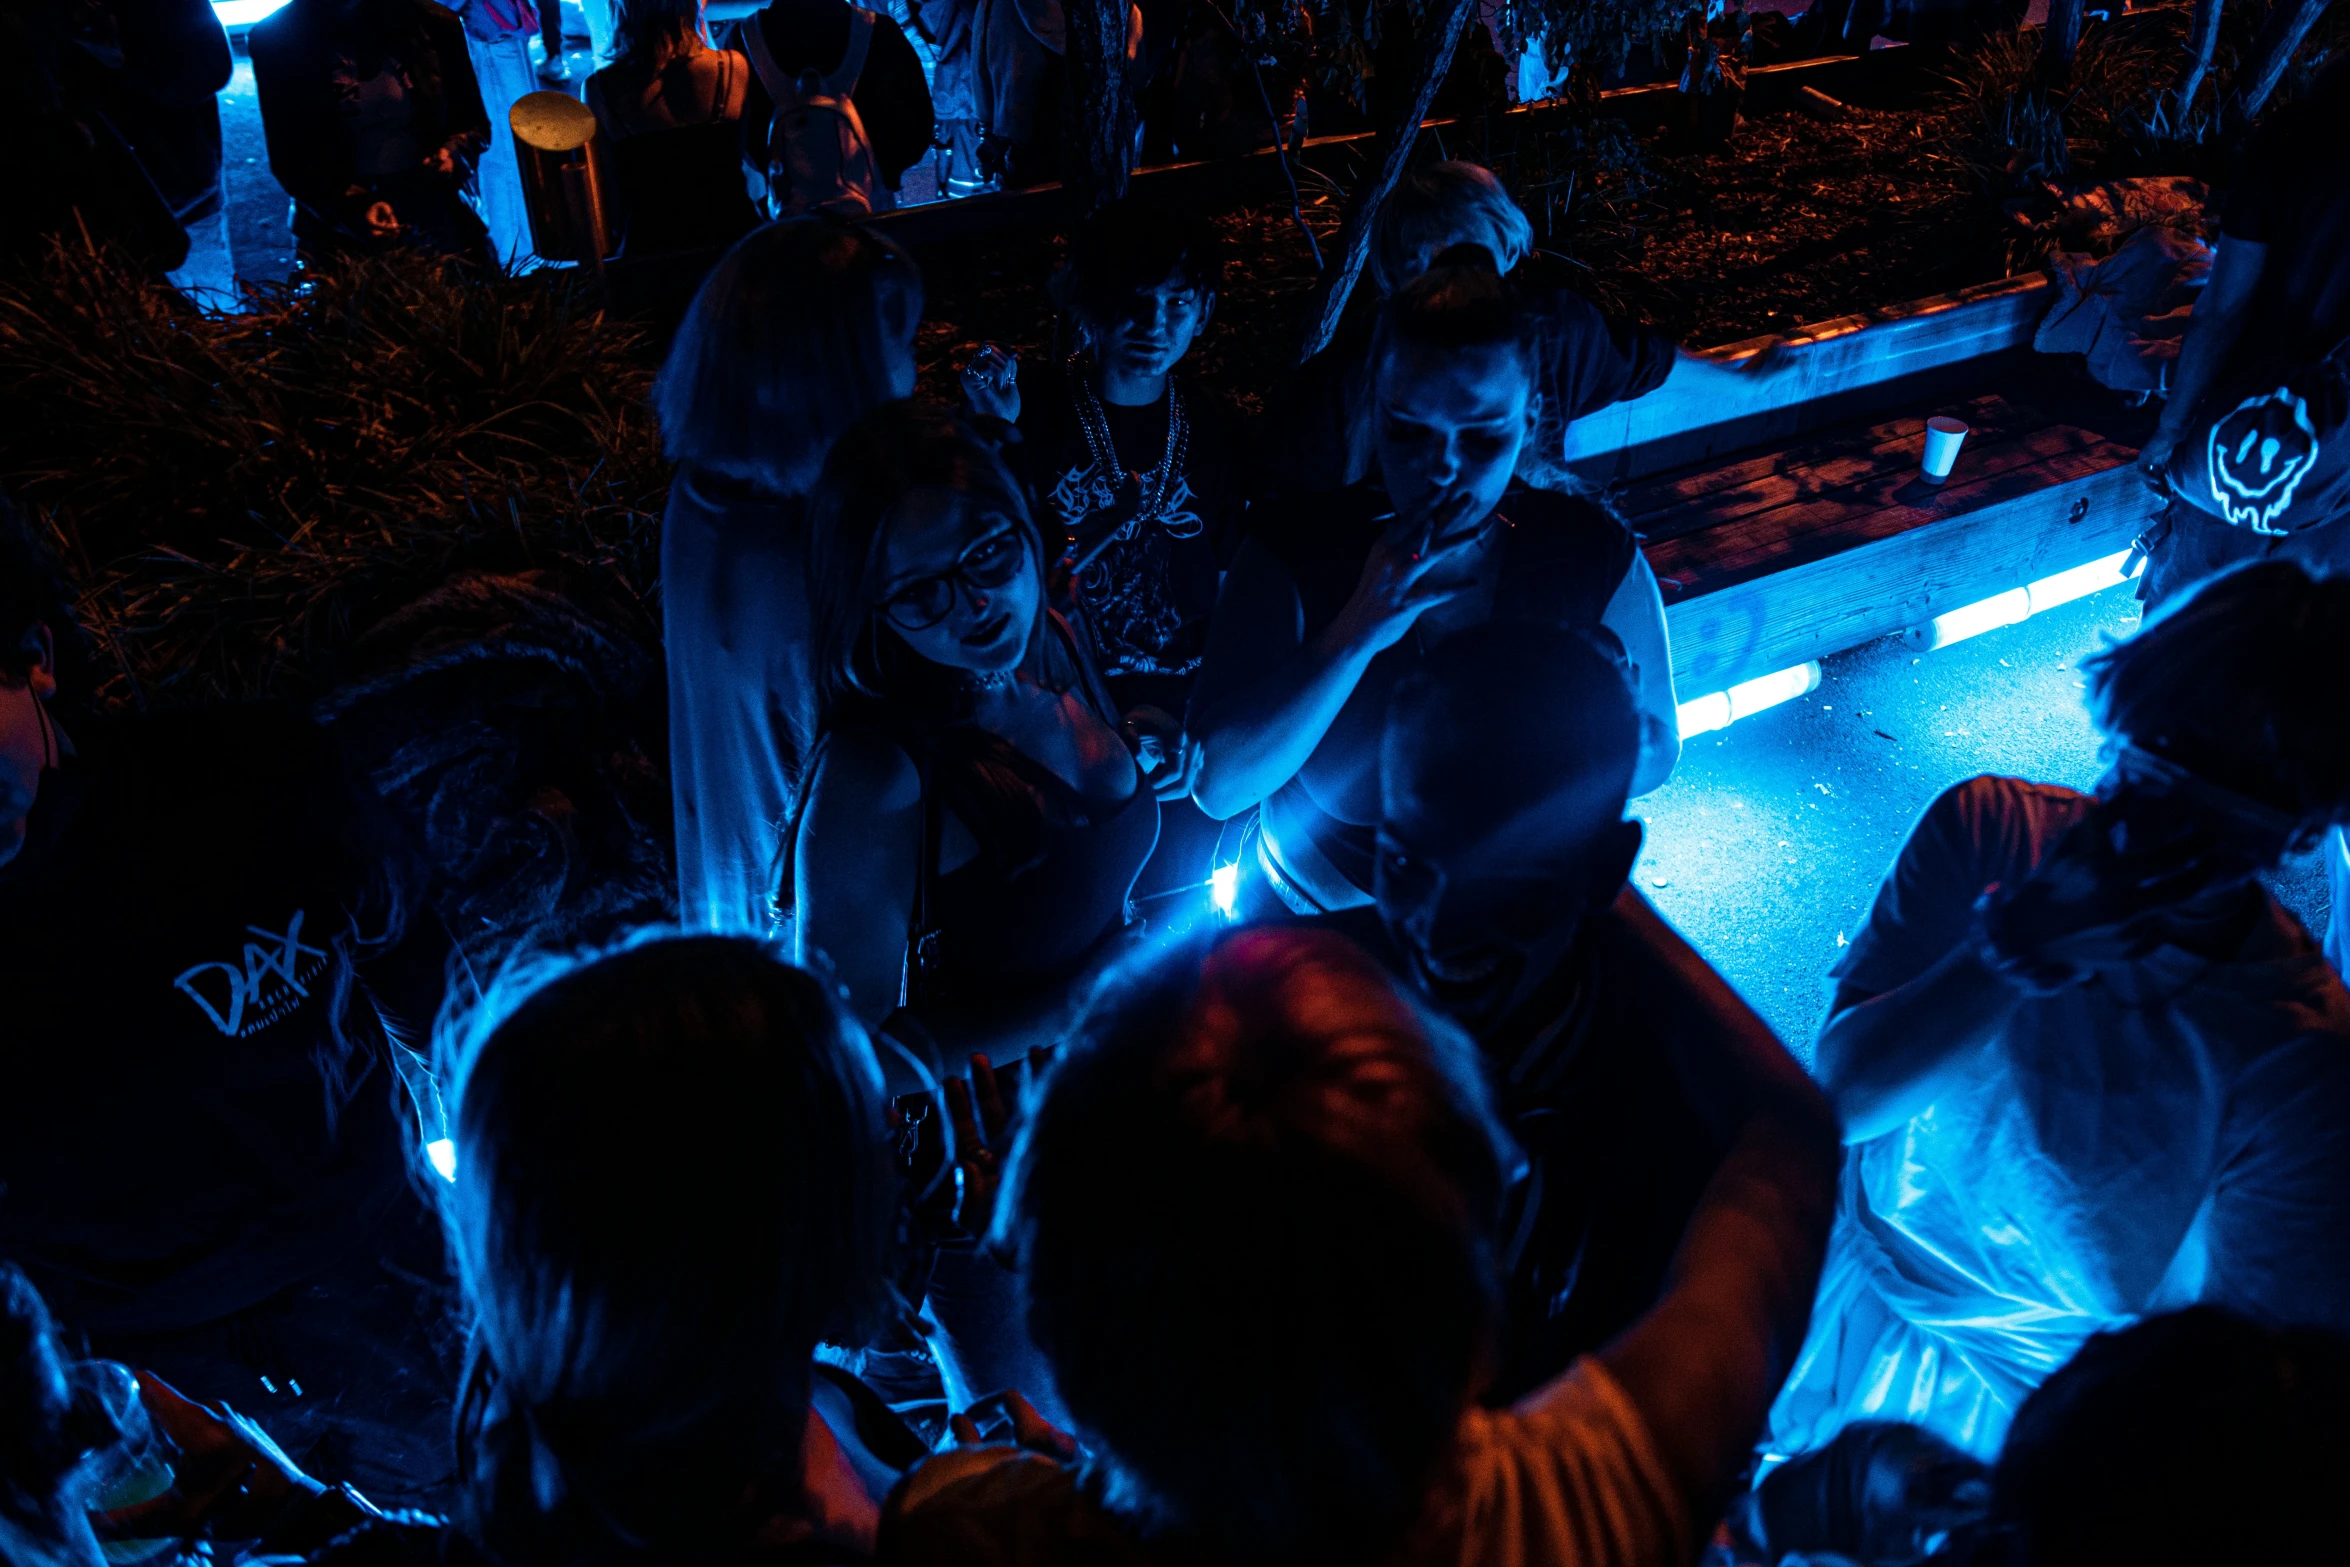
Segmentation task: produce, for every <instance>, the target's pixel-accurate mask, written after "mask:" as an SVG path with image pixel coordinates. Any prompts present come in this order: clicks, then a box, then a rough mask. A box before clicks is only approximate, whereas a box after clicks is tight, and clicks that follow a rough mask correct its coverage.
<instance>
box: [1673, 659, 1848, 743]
mask: <svg viewBox="0 0 2350 1567" xmlns="http://www.w3.org/2000/svg"><path fill="white" fill-rule="evenodd" d="M1819 684H1820V661H1819V660H1818V659H1816V658H1815V659H1813V660H1811V661H1810V662H1809V663H1803V664H1798V665H1796V666H1795V667H1794V668H1793V669H1782V670H1779V671H1777V672H1776V673H1774V674H1768V675H1760V676H1757V677H1756V678H1755V679H1752V680H1741V681H1739V682H1738V684H1736V685H1734V686H1732V687H1731V688H1730V689H1729V690H1727V691H1714V692H1710V693H1708V694H1707V695H1705V696H1701V697H1698V698H1696V699H1695V700H1693V701H1688V702H1683V703H1682V704H1681V709H1680V720H1681V738H1682V739H1684V740H1686V739H1688V738H1689V737H1690V736H1692V735H1702V734H1711V733H1712V732H1713V731H1714V730H1716V729H1727V728H1729V727H1730V726H1731V725H1732V724H1734V723H1736V722H1737V721H1738V720H1739V719H1741V718H1747V717H1751V716H1752V715H1754V714H1756V713H1759V712H1761V711H1762V710H1763V709H1764V708H1766V707H1777V706H1778V705H1779V704H1780V703H1782V702H1792V701H1794V700H1795V699H1796V698H1797V697H1799V696H1804V695H1807V694H1809V693H1810V692H1813V691H1816V690H1818V689H1819Z"/></svg>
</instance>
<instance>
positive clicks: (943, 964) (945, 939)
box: [785, 404, 1166, 1086]
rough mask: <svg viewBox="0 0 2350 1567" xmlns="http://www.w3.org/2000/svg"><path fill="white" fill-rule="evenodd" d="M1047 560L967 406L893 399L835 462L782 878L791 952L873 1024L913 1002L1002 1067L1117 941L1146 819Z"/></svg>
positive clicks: (1153, 811)
mask: <svg viewBox="0 0 2350 1567" xmlns="http://www.w3.org/2000/svg"><path fill="white" fill-rule="evenodd" d="M1045 562H1046V556H1045V550H1044V544H1043V540H1042V538H1041V536H1040V535H1039V532H1038V530H1037V527H1036V524H1035V522H1034V521H1033V520H1032V518H1031V517H1030V515H1029V511H1028V503H1027V500H1026V498H1025V497H1024V496H1023V494H1022V492H1021V489H1020V486H1019V485H1018V484H1017V483H1016V482H1015V481H1014V480H1013V479H1012V477H1011V475H1010V474H1009V473H1007V472H1006V471H1005V469H1004V466H1003V464H1002V462H1001V461H1000V460H999V459H998V458H997V456H996V453H995V450H994V448H993V447H991V446H989V445H988V444H987V443H985V442H984V441H982V440H980V439H979V438H978V437H977V436H976V435H974V434H972V433H971V432H970V430H969V429H968V428H966V427H965V426H963V425H962V424H960V423H959V422H957V421H954V420H951V419H947V418H942V417H939V416H936V415H931V414H924V413H920V412H917V411H916V410H915V409H913V408H912V407H911V406H909V405H906V404H893V405H891V406H889V407H886V408H883V409H880V410H878V411H876V412H875V413H873V414H871V415H869V416H868V417H867V418H866V419H865V420H864V421H863V422H861V423H860V424H859V425H858V426H857V427H856V428H855V429H853V430H851V431H850V432H849V433H848V434H847V435H845V436H843V437H842V439H841V443H840V445H839V446H838V447H837V448H835V449H834V451H833V454H832V458H831V460H830V461H829V462H828V463H827V464H826V465H825V471H824V479H823V483H822V485H821V487H820V488H819V490H818V493H817V497H816V502H815V507H814V548H813V550H812V552H811V579H812V581H813V583H814V585H815V593H816V638H815V645H816V651H817V658H818V660H819V669H820V675H821V678H822V681H823V704H824V705H823V728H822V734H823V738H822V740H821V741H820V745H819V751H818V754H817V757H816V759H815V761H814V762H813V764H812V766H811V768H810V771H809V776H808V779H807V786H806V792H805V795H804V798H803V799H802V801H801V804H800V809H799V814H798V820H797V822H796V823H795V824H794V827H793V829H792V837H791V844H790V848H789V853H788V855H787V864H786V874H787V876H788V877H789V880H788V882H786V883H785V885H786V886H787V887H788V888H789V890H790V892H791V896H792V902H793V906H794V912H795V914H796V918H797V932H798V938H799V943H800V951H801V953H802V955H803V960H804V961H811V962H812V961H814V959H815V955H816V954H818V953H822V954H823V955H824V957H825V958H826V959H827V960H828V961H829V962H830V964H831V966H832V971H833V972H834V973H835V974H837V975H838V976H839V977H840V980H841V983H842V984H843V985H844V986H845V987H846V988H847V990H848V994H849V1000H850V1005H851V1006H852V1008H853V1009H854V1010H855V1012H856V1013H857V1015H858V1017H859V1018H860V1019H861V1020H862V1021H863V1022H864V1023H865V1024H866V1025H867V1026H868V1027H872V1026H876V1025H879V1024H881V1023H883V1022H884V1021H885V1020H888V1019H890V1018H891V1017H892V1015H893V1014H895V1013H897V1012H899V1010H900V1009H901V1008H910V1009H911V1013H912V1017H913V1019H914V1020H915V1021H916V1022H918V1023H919V1024H920V1025H921V1027H922V1029H923V1030H927V1031H928V1033H929V1034H930V1035H931V1036H932V1037H934V1038H936V1039H938V1040H939V1041H940V1042H941V1043H942V1044H945V1045H947V1046H948V1047H950V1048H953V1049H955V1050H956V1051H957V1052H958V1053H959V1052H961V1051H965V1050H987V1051H989V1052H990V1053H992V1054H994V1055H995V1056H996V1058H997V1059H998V1060H1005V1059H1009V1058H1010V1057H1013V1056H1016V1055H1019V1054H1021V1053H1022V1052H1023V1051H1024V1050H1025V1049H1026V1048H1028V1046H1030V1045H1031V1044H1037V1043H1042V1042H1044V1041H1045V1040H1047V1039H1049V1038H1051V1037H1052V1034H1053V1032H1054V1030H1055V1028H1056V1026H1057V1024H1058V1023H1059V1021H1060V1019H1061V1017H1062V1014H1063V1009H1064V1008H1065V1006H1066V1005H1067V1003H1068V1001H1069V999H1070V997H1071V996H1072V995H1073V993H1074V991H1075V987H1076V986H1077V985H1078V983H1079V982H1080V981H1081V980H1082V979H1083V978H1084V977H1085V976H1086V975H1087V974H1089V973H1090V972H1091V971H1092V970H1093V969H1095V968H1096V967H1098V965H1099V964H1100V963H1101V962H1102V961H1103V960H1104V958H1105V956H1106V955H1108V954H1111V953H1113V952H1114V951H1115V949H1116V948H1117V946H1118V944H1119V938H1120V936H1121V935H1122V933H1123V932H1124V931H1125V930H1126V928H1127V926H1128V924H1129V922H1130V920H1131V910H1130V908H1129V905H1128V901H1127V898H1128V893H1129V891H1130V890H1131V889H1132V887H1133V885H1134V879H1135V876H1136V875H1137V874H1138V873H1139V872H1140V871H1141V869H1142V866H1143V863H1144V861H1146V860H1147V859H1149V858H1150V852H1151V849H1152V846H1153V845H1154V844H1155V843H1156V842H1157V840H1158V830H1159V808H1158V800H1157V798H1156V797H1155V796H1154V795H1153V794H1152V792H1151V787H1150V780H1149V778H1148V777H1147V776H1146V775H1145V773H1144V771H1143V768H1142V765H1141V764H1140V763H1138V762H1137V760H1136V758H1135V755H1134V753H1133V752H1132V751H1130V750H1129V749H1128V748H1127V744H1126V742H1125V741H1124V740H1123V739H1122V738H1121V737H1120V734H1119V729H1118V713H1117V710H1116V708H1115V707H1113V706H1112V705H1111V703H1110V701H1109V696H1108V693H1107V692H1106V691H1105V690H1103V688H1102V683H1101V677H1100V675H1099V673H1098V672H1097V671H1096V670H1095V669H1094V668H1093V667H1092V664H1091V662H1090V660H1089V659H1088V657H1087V654H1086V651H1085V648H1084V645H1083V644H1082V642H1081V641H1080V640H1079V639H1078V638H1077V637H1076V636H1075V635H1074V634H1072V632H1071V631H1070V629H1069V627H1068V625H1067V623H1066V622H1065V621H1064V620H1063V619H1062V618H1061V617H1060V616H1059V615H1057V614H1055V613H1053V612H1052V611H1051V610H1050V609H1049V608H1048V607H1047V606H1046V603H1045V589H1044V571H1045ZM1158 765H1161V766H1164V765H1166V764H1165V763H1164V762H1161V763H1159V764H1158ZM893 1031H894V1032H897V1033H900V1034H909V1033H911V1034H912V1035H913V1036H914V1042H915V1043H916V1044H920V1043H921V1042H922V1041H921V1039H920V1033H919V1031H915V1030H910V1029H906V1028H898V1029H895V1030H893ZM909 1086H911V1085H909Z"/></svg>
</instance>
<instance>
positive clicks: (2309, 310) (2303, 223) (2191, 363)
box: [2138, 59, 2350, 608]
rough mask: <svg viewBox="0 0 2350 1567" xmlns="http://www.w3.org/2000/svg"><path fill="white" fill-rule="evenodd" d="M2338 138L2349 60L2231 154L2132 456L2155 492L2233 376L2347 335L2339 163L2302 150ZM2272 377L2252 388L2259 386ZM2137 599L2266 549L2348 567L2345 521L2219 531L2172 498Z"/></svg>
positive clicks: (2283, 362) (2347, 217)
mask: <svg viewBox="0 0 2350 1567" xmlns="http://www.w3.org/2000/svg"><path fill="white" fill-rule="evenodd" d="M2345 136H2350V59H2345V60H2337V61H2335V62H2334V63H2333V64H2331V65H2329V66H2328V67H2326V69H2325V70H2324V71H2323V72H2321V73H2320V74H2319V76H2318V78H2317V80H2316V81H2315V82H2314V83H2312V84H2311V86H2310V88H2309V91H2308V92H2307V93H2306V94H2305V95H2304V96H2302V97H2301V98H2299V99H2297V100H2295V101H2294V102H2292V103H2289V104H2286V105H2284V106H2283V107H2282V108H2280V109H2278V110H2277V111H2276V112H2275V113H2273V114H2270V115H2269V116H2267V117H2266V118H2265V119H2264V120H2263V121H2262V122H2261V124H2260V126H2259V128H2258V129H2256V130H2255V131H2254V132H2253V133H2252V135H2251V136H2249V137H2248V138H2246V140H2245V144H2244V148H2243V150H2242V152H2241V153H2240V154H2239V155H2238V157H2237V160H2236V172H2235V179H2234V182H2233V183H2232V185H2231V186H2230V187H2229V190H2228V193H2227V199H2226V202H2225V204H2224V206H2223V207H2222V209H2221V213H2220V238H2219V247H2218V251H2217V253H2216V254H2215V255H2214V256H2213V258H2212V264H2211V281H2210V282H2209V283H2207V284H2206V285H2205V286H2204V289H2203V297H2202V298H2201V299H2199V300H2197V301H2196V304H2195V313H2194V315H2193V317H2192V318H2190V320H2189V322H2188V325H2187V335H2186V338H2185V340H2184V341H2183V342H2182V343H2181V345H2180V349H2179V367H2178V381H2177V384H2176V385H2175V386H2174V387H2173V388H2172V390H2171V395H2170V400H2169V401H2168V402H2166V403H2164V404H2163V409H2162V421H2161V423H2160V424H2158V425H2157V426H2156V427H2155V431H2154V435H2153V437H2152V438H2151V439H2149V440H2148V441H2147V443H2146V446H2145V449H2144V450H2142V451H2141V452H2140V453H2139V454H2138V466H2139V469H2140V471H2141V472H2142V473H2144V474H2145V475H2146V477H2147V482H2148V483H2149V484H2150V485H2151V486H2152V487H2153V488H2154V489H2155V491H2156V493H2158V494H2160V495H2162V496H2163V497H2164V498H2165V499H2168V498H2169V495H2170V481H2169V478H2168V476H2167V475H2168V471H2169V469H2170V466H2171V456H2172V454H2173V453H2174V452H2175V451H2176V450H2177V448H2178V444H2179V441H2180V439H2181V438H2182V437H2184V436H2185V435H2186V434H2187V432H2188V431H2189V430H2191V429H2197V428H2200V427H2201V426H2202V425H2204V424H2207V423H2208V422H2209V421H2210V419H2211V417H2212V416H2213V415H2214V414H2216V413H2218V412H2220V411H2221V409H2222V408H2224V407H2225V406H2227V405H2225V404H2220V405H2218V406H2207V405H2209V404H2211V403H2212V402H2213V400H2214V396H2215V394H2218V393H2219V392H2221V391H2222V389H2223V388H2225V389H2231V390H2237V389H2240V388H2241V387H2242V386H2243V383H2244V382H2245V378H2246V377H2247V376H2251V375H2258V374H2263V373H2266V372H2272V371H2275V370H2278V369H2281V368H2283V367H2286V366H2290V365H2297V364H2305V363H2307V362H2309V361H2310V360H2312V359H2315V358H2317V357H2319V356H2320V355H2323V354H2325V353H2327V352H2328V351H2329V350H2331V349H2333V348H2334V347H2335V346H2336V345H2338V344H2340V343H2341V342H2342V341H2343V340H2344V339H2345V338H2350V170H2346V169H2345V168H2344V167H2343V165H2342V160H2340V159H2338V158H2313V157H2310V156H2308V149H2309V148H2312V147H2321V146H2327V145H2333V144H2338V143H2339V142H2340V141H2341V140H2342V138H2344V137H2345ZM2269 384H2271V383H2267V382H2263V383H2262V384H2261V386H2260V387H2259V388H2258V389H2259V390H2266V389H2267V386H2268V385H2269ZM2151 535H2152V536H2150V537H2149V539H2148V541H2147V542H2148V544H2149V546H2150V547H2149V548H2148V551H2147V560H2146V575H2145V580H2144V582H2143V583H2142V585H2141V587H2140V592H2139V596H2140V597H2141V598H2143V599H2144V600H2145V601H2146V604H2147V606H2148V608H2160V607H2161V606H2162V605H2163V604H2164V603H2166V602H2168V601H2169V600H2170V599H2171V598H2173V597H2175V596H2176V595H2177V594H2179V593H2181V592H2184V591H2185V590H2187V589H2188V588H2191V587H2193V586H2194V585H2195V584H2196V583H2198V582H2200V581H2202V580H2203V579H2204V578H2205V577H2208V576H2210V575H2211V574H2212V573H2213V572H2215V571H2220V570H2223V569H2225V568H2226V567H2228V566H2230V565H2233V564H2234V563H2236V562H2238V561H2244V560H2260V559H2266V558H2269V557H2272V556H2275V557H2282V558H2283V559H2286V560H2297V561H2299V562H2301V563H2302V564H2303V565H2304V566H2307V567H2308V568H2309V569H2310V570H2312V571H2339V570H2342V569H2344V568H2345V567H2350V520H2346V519H2320V520H2315V521H2313V522H2312V523H2311V525H2310V526H2307V527H2303V528H2300V529H2297V530H2296V531H2295V532H2293V533H2292V534H2290V535H2288V536H2286V537H2282V538H2279V537H2276V536H2274V535H2270V534H2262V533H2255V532H2253V531H2252V530H2251V529H2249V528H2238V527H2231V526H2229V525H2228V524H2226V523H2223V522H2221V521H2220V520H2219V519H2218V518H2216V517H2211V516H2208V515H2206V514H2204V513H2203V512H2200V511H2198V510H2196V509H2195V508H2194V507H2192V506H2187V505H2182V504H2177V503H2174V504H2172V505H2171V507H2170V508H2169V510H2168V512H2167V514H2166V518H2165V521H2164V522H2162V523H2159V524H2157V525H2156V527H2155V528H2154V529H2153V530H2151Z"/></svg>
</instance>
